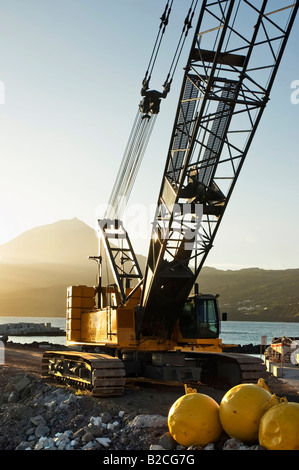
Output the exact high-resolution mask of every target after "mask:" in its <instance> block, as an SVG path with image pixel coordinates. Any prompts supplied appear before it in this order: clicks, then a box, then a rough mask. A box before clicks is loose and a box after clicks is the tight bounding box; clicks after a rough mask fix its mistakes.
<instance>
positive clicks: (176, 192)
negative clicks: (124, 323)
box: [137, 0, 298, 338]
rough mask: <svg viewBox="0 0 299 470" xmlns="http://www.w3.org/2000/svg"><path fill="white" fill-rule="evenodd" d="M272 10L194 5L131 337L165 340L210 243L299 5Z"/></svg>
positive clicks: (267, 4)
mask: <svg viewBox="0 0 299 470" xmlns="http://www.w3.org/2000/svg"><path fill="white" fill-rule="evenodd" d="M275 6H276V2H275V1H271V0H270V1H267V0H264V1H259V2H249V1H237V2H235V1H232V0H224V1H218V2H214V1H213V2H211V1H207V0H206V1H203V2H202V7H201V10H200V13H199V18H198V23H197V26H196V29H195V32H194V39H193V43H192V46H191V50H190V54H189V59H188V62H187V65H186V68H185V74H184V78H183V84H182V89H181V94H180V98H179V103H178V107H177V112H176V117H175V122H174V126H173V131H172V137H171V140H170V146H169V150H168V155H167V161H166V165H165V170H164V174H163V177H162V184H161V189H160V193H159V197H158V201H157V209H156V214H155V220H154V223H153V229H152V236H151V241H150V247H149V253H148V258H147V263H146V270H145V276H144V287H143V292H142V297H141V308H140V311H139V315H138V323H137V333H138V334H142V335H143V336H144V335H151V336H158V335H159V336H160V337H161V336H164V337H168V338H169V337H170V335H171V334H172V331H173V327H174V325H175V323H176V321H177V318H178V315H179V312H180V311H181V310H182V308H183V305H184V303H185V301H186V299H187V297H188V295H189V294H190V291H191V289H192V287H193V285H194V283H195V282H196V280H197V277H198V275H199V273H200V270H201V268H202V266H203V263H204V261H205V259H206V257H207V255H208V253H209V251H210V249H211V247H212V244H213V241H214V238H215V235H216V232H217V230H218V228H219V225H220V223H221V220H222V217H223V214H224V212H225V209H226V206H227V204H228V201H229V199H230V196H231V194H232V191H233V188H234V186H235V184H236V181H237V178H238V176H239V173H240V170H241V168H242V165H243V163H244V159H245V157H246V155H247V153H248V150H249V147H250V144H251V142H252V139H253V137H254V134H255V132H256V130H257V127H258V124H259V121H260V118H261V116H262V114H263V111H264V109H265V106H266V104H267V102H268V100H269V94H270V91H271V88H272V85H273V81H274V78H275V75H276V72H277V69H278V66H279V64H280V61H281V57H282V54H283V51H284V48H285V45H286V43H287V40H288V37H289V33H290V30H291V28H292V24H293V22H294V19H295V16H296V13H297V10H298V1H297V2H295V3H293V4H291V5H290V4H289V2H280V6H281V8H279V9H277V8H275ZM206 44H207V45H208V47H207V46H206ZM211 44H213V45H214V46H213V49H211Z"/></svg>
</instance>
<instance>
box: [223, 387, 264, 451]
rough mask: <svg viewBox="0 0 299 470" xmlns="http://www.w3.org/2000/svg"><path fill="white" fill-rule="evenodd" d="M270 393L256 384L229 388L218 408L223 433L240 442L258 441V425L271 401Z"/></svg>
mask: <svg viewBox="0 0 299 470" xmlns="http://www.w3.org/2000/svg"><path fill="white" fill-rule="evenodd" d="M271 397H272V395H271V393H270V392H269V391H268V390H266V389H265V388H264V387H262V386H260V385H256V384H240V385H236V386H235V387H233V388H231V389H230V390H229V391H228V392H227V393H226V394H225V395H224V397H223V398H222V400H221V403H220V408H219V416H220V422H221V425H222V427H223V429H224V431H225V432H226V433H227V434H228V435H229V436H230V437H234V438H235V439H239V440H240V441H242V442H254V441H257V440H258V431H259V423H260V420H261V417H262V415H263V413H264V412H265V410H264V409H263V406H265V404H266V403H267V402H268V401H269V400H271Z"/></svg>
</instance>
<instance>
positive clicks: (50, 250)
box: [0, 219, 299, 321]
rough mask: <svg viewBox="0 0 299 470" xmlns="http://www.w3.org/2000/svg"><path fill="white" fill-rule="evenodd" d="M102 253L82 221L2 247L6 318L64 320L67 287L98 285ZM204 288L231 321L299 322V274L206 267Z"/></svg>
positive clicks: (1, 304)
mask: <svg viewBox="0 0 299 470" xmlns="http://www.w3.org/2000/svg"><path fill="white" fill-rule="evenodd" d="M97 253H98V239H97V234H96V232H95V231H94V230H93V229H92V228H91V227H89V226H88V225H86V224H85V223H84V222H82V221H80V220H78V219H71V220H62V221H59V222H56V223H53V224H50V225H45V226H42V227H36V228H34V229H32V230H29V231H27V232H25V233H23V234H21V235H20V236H18V237H16V238H15V239H13V240H11V241H10V242H8V243H5V244H3V245H1V246H0V315H2V316H6V315H19V316H34V315H39V316H64V315H65V295H66V288H67V286H69V285H76V284H86V285H95V284H96V274H97V273H96V271H97V269H96V263H95V262H93V261H90V260H88V256H89V255H96V254H97ZM138 258H139V261H140V265H141V266H144V262H145V258H144V257H143V256H141V255H140V256H138ZM109 276H111V273H110V275H109ZM111 279H112V277H111V278H110V282H111ZM104 282H105V281H104ZM199 285H200V291H201V292H206V293H213V294H217V293H218V294H220V298H219V303H220V308H221V311H222V312H224V311H226V312H227V314H228V319H229V320H261V321H299V289H298V287H299V269H290V270H281V271H278V270H277V271H275V270H273V271H270V270H269V271H268V270H263V269H258V268H250V269H242V270H239V271H230V270H228V271H222V270H217V269H215V268H209V267H205V268H204V269H203V270H202V272H201V274H200V278H199Z"/></svg>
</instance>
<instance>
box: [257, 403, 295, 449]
mask: <svg viewBox="0 0 299 470" xmlns="http://www.w3.org/2000/svg"><path fill="white" fill-rule="evenodd" d="M259 443H260V445H261V446H263V447H265V448H266V449H268V450H299V403H293V402H290V403H288V402H287V401H286V402H283V403H280V404H279V405H275V406H273V407H272V408H270V409H269V410H268V411H266V413H265V414H264V415H263V417H262V419H261V422H260V428H259Z"/></svg>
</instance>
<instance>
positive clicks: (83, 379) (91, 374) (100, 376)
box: [42, 351, 126, 397]
mask: <svg viewBox="0 0 299 470" xmlns="http://www.w3.org/2000/svg"><path fill="white" fill-rule="evenodd" d="M42 376H43V377H44V378H47V377H55V378H58V379H61V380H63V381H66V382H69V383H74V384H79V385H80V386H82V387H87V388H91V390H92V393H93V395H94V396H97V397H108V396H119V395H122V393H123V391H124V386H125V383H126V379H125V370H124V366H123V363H122V361H121V360H119V359H117V358H114V357H112V356H109V355H106V354H91V353H82V352H76V351H72V352H67V351H46V352H45V353H44V354H43V359H42Z"/></svg>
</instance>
